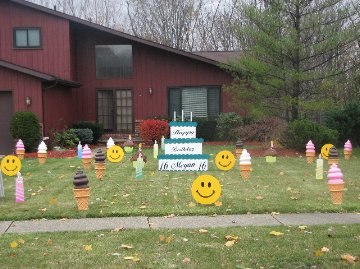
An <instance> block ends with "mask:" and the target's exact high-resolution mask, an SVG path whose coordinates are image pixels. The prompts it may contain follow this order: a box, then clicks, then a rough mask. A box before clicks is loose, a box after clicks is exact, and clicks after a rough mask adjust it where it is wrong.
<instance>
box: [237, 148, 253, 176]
mask: <svg viewBox="0 0 360 269" xmlns="http://www.w3.org/2000/svg"><path fill="white" fill-rule="evenodd" d="M239 166H240V175H241V177H242V179H243V180H244V181H247V180H248V179H249V178H250V173H251V157H250V154H249V152H248V151H247V150H246V149H243V150H242V152H241V155H240V164H239Z"/></svg>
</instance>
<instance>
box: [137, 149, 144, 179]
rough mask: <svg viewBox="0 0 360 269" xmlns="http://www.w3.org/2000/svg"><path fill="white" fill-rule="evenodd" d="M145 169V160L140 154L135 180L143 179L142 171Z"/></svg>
mask: <svg viewBox="0 0 360 269" xmlns="http://www.w3.org/2000/svg"><path fill="white" fill-rule="evenodd" d="M143 167H144V160H143V159H142V157H141V154H139V157H138V158H137V160H136V169H135V178H136V179H142V176H143V173H142V169H143Z"/></svg>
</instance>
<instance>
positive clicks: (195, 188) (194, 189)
mask: <svg viewBox="0 0 360 269" xmlns="http://www.w3.org/2000/svg"><path fill="white" fill-rule="evenodd" d="M191 194H192V197H193V198H194V199H195V201H196V202H198V203H199V204H203V205H210V204H213V203H215V202H216V201H217V200H218V199H219V198H220V195H221V185H220V183H219V181H218V180H217V179H216V178H215V177H213V176H210V175H201V176H199V177H198V178H196V179H195V180H194V182H193V184H192V186H191Z"/></svg>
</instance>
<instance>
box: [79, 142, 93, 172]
mask: <svg viewBox="0 0 360 269" xmlns="http://www.w3.org/2000/svg"><path fill="white" fill-rule="evenodd" d="M91 159H92V152H91V149H90V148H89V146H88V145H87V144H85V146H84V148H83V150H82V159H81V160H82V163H83V165H84V168H85V169H86V170H87V171H90V168H91Z"/></svg>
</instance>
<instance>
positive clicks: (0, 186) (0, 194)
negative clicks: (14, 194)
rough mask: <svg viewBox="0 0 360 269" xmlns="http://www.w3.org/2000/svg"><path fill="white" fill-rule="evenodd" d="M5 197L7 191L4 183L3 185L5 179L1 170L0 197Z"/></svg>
mask: <svg viewBox="0 0 360 269" xmlns="http://www.w3.org/2000/svg"><path fill="white" fill-rule="evenodd" d="M3 197H5V193H4V185H3V180H2V173H1V170H0V198H3Z"/></svg>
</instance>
